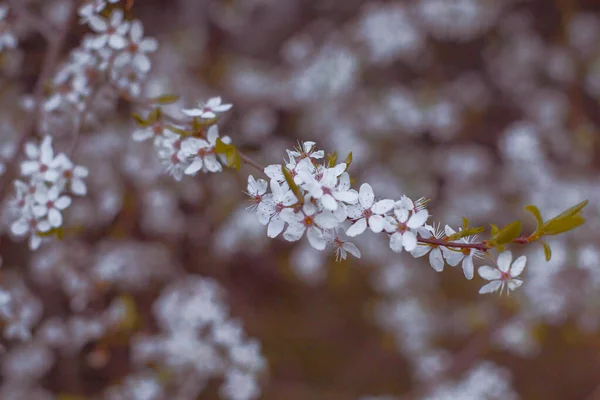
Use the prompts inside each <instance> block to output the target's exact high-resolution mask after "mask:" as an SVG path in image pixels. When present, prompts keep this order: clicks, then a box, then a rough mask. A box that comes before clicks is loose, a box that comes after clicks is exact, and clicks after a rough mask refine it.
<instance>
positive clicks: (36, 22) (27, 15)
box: [10, 0, 59, 42]
mask: <svg viewBox="0 0 600 400" xmlns="http://www.w3.org/2000/svg"><path fill="white" fill-rule="evenodd" d="M10 6H11V9H12V10H13V11H14V13H15V14H16V15H17V17H18V18H20V19H22V20H23V21H25V23H26V24H27V25H29V26H30V27H31V28H33V29H35V30H36V31H38V32H39V33H40V35H42V36H43V37H44V38H45V39H46V41H48V42H53V41H56V39H57V37H58V35H59V32H57V30H56V29H55V28H54V27H53V26H52V25H51V24H49V23H48V21H46V20H44V19H43V18H40V17H39V16H38V15H35V14H33V13H32V12H31V11H29V9H28V8H27V6H26V5H25V4H24V2H23V0H10Z"/></svg>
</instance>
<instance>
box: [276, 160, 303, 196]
mask: <svg viewBox="0 0 600 400" xmlns="http://www.w3.org/2000/svg"><path fill="white" fill-rule="evenodd" d="M281 172H283V176H284V177H285V181H286V182H287V184H288V186H289V187H290V189H291V191H292V192H293V193H294V195H295V196H296V198H297V199H298V201H299V202H300V203H303V202H304V198H303V197H302V191H301V190H300V188H299V187H298V185H296V182H294V178H293V177H292V174H291V173H290V171H289V170H288V169H287V168H286V166H285V165H282V166H281Z"/></svg>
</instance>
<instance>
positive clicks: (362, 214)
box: [346, 183, 394, 236]
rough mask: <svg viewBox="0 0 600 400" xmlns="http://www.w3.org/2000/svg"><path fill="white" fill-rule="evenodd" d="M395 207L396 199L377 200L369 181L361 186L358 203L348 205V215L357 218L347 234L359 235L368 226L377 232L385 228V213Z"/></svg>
mask: <svg viewBox="0 0 600 400" xmlns="http://www.w3.org/2000/svg"><path fill="white" fill-rule="evenodd" d="M392 208H394V201H393V200H390V199H383V200H379V201H377V202H375V194H374V193H373V188H371V185H369V184H368V183H363V184H362V185H361V186H360V191H359V195H358V204H356V205H351V206H348V216H349V217H350V218H352V219H354V220H355V222H354V224H353V225H352V226H351V227H350V228H348V230H347V231H346V235H348V236H357V235H360V234H361V233H363V232H364V231H365V229H367V226H368V227H369V228H371V230H372V231H373V232H375V233H379V232H381V231H382V230H383V227H384V224H385V214H386V213H387V212H388V211H390V210H391V209H392Z"/></svg>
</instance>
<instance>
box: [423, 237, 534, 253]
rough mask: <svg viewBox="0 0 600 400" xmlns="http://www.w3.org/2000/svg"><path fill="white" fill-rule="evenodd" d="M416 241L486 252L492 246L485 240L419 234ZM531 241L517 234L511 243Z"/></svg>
mask: <svg viewBox="0 0 600 400" xmlns="http://www.w3.org/2000/svg"><path fill="white" fill-rule="evenodd" d="M417 241H418V242H419V243H426V244H433V245H437V246H444V247H454V248H457V249H477V250H479V251H483V252H486V251H488V250H489V249H491V248H492V246H490V245H489V244H488V242H487V241H483V242H479V243H461V242H449V241H446V240H443V239H435V238H424V237H421V236H417ZM531 242H532V238H531V237H529V236H519V237H518V238H516V239H514V240H513V241H512V243H515V244H528V243H531Z"/></svg>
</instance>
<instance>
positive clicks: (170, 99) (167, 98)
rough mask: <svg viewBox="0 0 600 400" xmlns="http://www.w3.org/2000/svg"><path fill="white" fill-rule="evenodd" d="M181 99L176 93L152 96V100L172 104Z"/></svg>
mask: <svg viewBox="0 0 600 400" xmlns="http://www.w3.org/2000/svg"><path fill="white" fill-rule="evenodd" d="M179 99H180V97H179V96H178V95H176V94H164V95H162V96H158V97H154V98H151V99H150V101H151V102H152V103H158V104H172V103H176V102H177V101H179Z"/></svg>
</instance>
